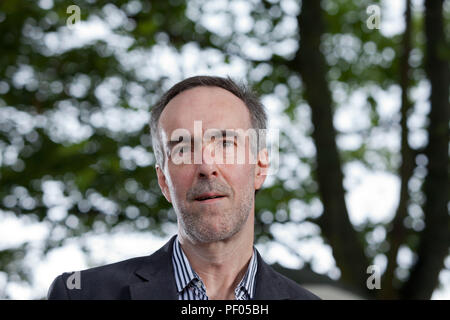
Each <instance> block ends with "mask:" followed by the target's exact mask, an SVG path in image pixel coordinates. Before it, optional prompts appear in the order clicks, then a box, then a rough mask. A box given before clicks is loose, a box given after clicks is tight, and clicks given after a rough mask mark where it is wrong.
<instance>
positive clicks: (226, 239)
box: [48, 76, 318, 300]
mask: <svg viewBox="0 0 450 320" xmlns="http://www.w3.org/2000/svg"><path fill="white" fill-rule="evenodd" d="M150 121H151V123H150V127H151V133H152V141H153V149H154V152H155V156H156V171H157V176H158V183H159V186H160V188H161V191H162V193H163V194H164V197H165V198H166V199H167V201H169V202H170V203H171V204H172V206H173V208H174V210H175V213H176V215H177V219H178V235H176V236H174V237H172V239H171V240H170V241H169V242H168V243H167V244H166V245H165V246H164V247H162V248H161V249H159V250H158V251H157V252H155V253H154V254H152V255H150V256H147V257H139V258H134V259H130V260H126V261H122V262H118V263H115V264H111V265H107V266H103V267H98V268H93V269H89V270H85V271H81V273H74V274H67V273H65V274H62V275H60V276H59V277H57V278H56V279H55V281H54V282H53V284H52V285H51V287H50V290H49V294H48V298H49V299H179V300H206V299H221V300H228V299H238V300H249V299H318V297H316V296H315V295H314V294H312V293H310V292H309V291H307V290H305V289H303V288H302V287H300V286H299V285H298V284H296V283H295V282H293V281H292V280H289V279H287V278H286V277H284V276H282V275H280V274H279V273H277V272H275V271H274V270H273V269H272V268H271V267H270V266H268V265H267V264H266V263H265V262H264V261H263V260H262V258H261V256H260V255H259V253H258V252H257V250H256V249H255V248H254V246H253V238H254V210H255V207H254V204H255V194H256V192H257V190H258V189H260V188H261V186H262V184H263V182H264V180H265V177H266V173H267V170H268V161H267V159H268V154H267V149H266V148H265V143H264V142H265V141H264V137H263V136H261V135H259V134H256V135H255V134H252V133H254V132H257V133H259V132H261V130H263V129H265V128H266V114H265V111H264V108H263V106H262V105H261V103H260V102H259V100H258V99H257V98H256V97H255V96H254V95H253V94H252V93H251V92H249V91H248V90H247V89H246V88H245V87H241V86H238V85H237V84H235V83H234V82H233V81H232V80H231V79H229V78H228V79H225V78H220V77H209V76H197V77H192V78H188V79H186V80H183V81H181V82H180V83H178V84H176V85H174V86H173V87H172V88H171V89H170V90H169V91H167V92H166V93H165V94H164V95H163V97H162V98H161V100H160V101H159V103H158V104H157V105H156V106H155V107H154V108H153V110H152V114H151V120H150ZM255 137H256V139H255ZM243 159H244V160H243ZM242 160H243V161H242ZM76 281H78V283H76ZM77 285H78V287H77Z"/></svg>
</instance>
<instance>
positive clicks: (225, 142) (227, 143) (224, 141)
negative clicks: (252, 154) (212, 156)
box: [222, 140, 234, 148]
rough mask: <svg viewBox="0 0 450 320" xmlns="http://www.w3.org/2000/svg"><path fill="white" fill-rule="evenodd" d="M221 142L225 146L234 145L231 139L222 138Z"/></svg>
mask: <svg viewBox="0 0 450 320" xmlns="http://www.w3.org/2000/svg"><path fill="white" fill-rule="evenodd" d="M222 144H223V146H224V147H226V148H228V147H233V146H234V141H232V140H223V142H222Z"/></svg>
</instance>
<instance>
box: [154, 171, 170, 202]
mask: <svg viewBox="0 0 450 320" xmlns="http://www.w3.org/2000/svg"><path fill="white" fill-rule="evenodd" d="M156 175H157V176H158V184H159V188H160V189H161V191H162V193H163V195H164V197H165V198H166V200H167V201H169V202H170V203H172V199H171V198H170V192H169V186H168V184H167V180H166V176H165V175H164V172H163V170H162V169H161V167H160V166H159V165H156Z"/></svg>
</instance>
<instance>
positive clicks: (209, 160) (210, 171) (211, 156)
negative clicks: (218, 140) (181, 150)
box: [197, 143, 218, 179]
mask: <svg viewBox="0 0 450 320" xmlns="http://www.w3.org/2000/svg"><path fill="white" fill-rule="evenodd" d="M197 166H198V177H199V178H202V179H205V178H206V179H210V178H212V177H217V175H218V172H217V163H216V154H215V147H214V143H208V144H206V145H205V146H204V147H203V150H202V160H201V163H200V164H198V165H197Z"/></svg>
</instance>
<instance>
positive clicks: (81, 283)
mask: <svg viewBox="0 0 450 320" xmlns="http://www.w3.org/2000/svg"><path fill="white" fill-rule="evenodd" d="M149 258H150V256H145V257H137V258H132V259H128V260H124V261H120V262H116V263H111V264H107V265H103V266H100V267H95V268H90V269H86V270H80V271H73V272H64V273H63V274H61V275H59V276H58V277H56V278H55V280H53V283H52V284H51V285H50V288H49V291H48V294H47V298H48V299H49V300H58V299H116V298H122V299H126V298H127V295H128V292H127V290H128V285H129V284H130V283H133V282H138V280H139V278H138V277H137V276H136V275H134V271H135V270H136V269H137V268H138V267H139V266H140V265H141V264H143V263H145V261H146V260H148V259H149Z"/></svg>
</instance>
